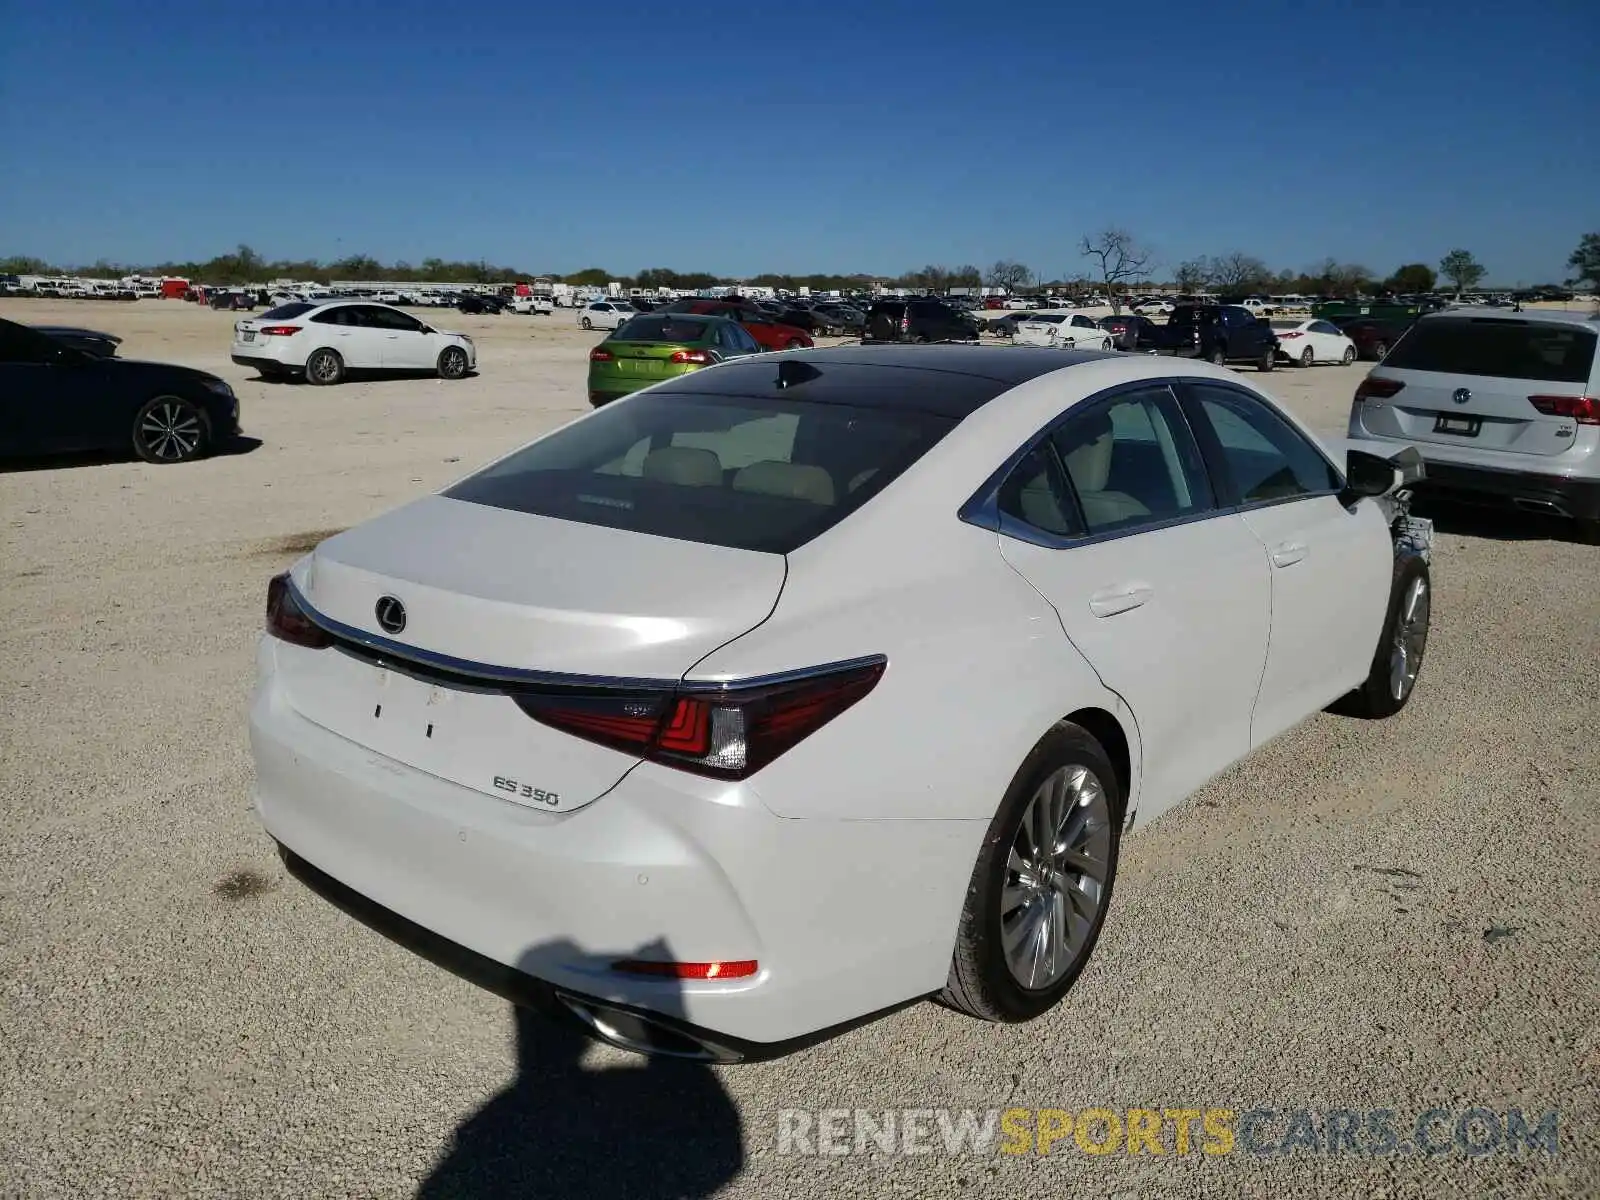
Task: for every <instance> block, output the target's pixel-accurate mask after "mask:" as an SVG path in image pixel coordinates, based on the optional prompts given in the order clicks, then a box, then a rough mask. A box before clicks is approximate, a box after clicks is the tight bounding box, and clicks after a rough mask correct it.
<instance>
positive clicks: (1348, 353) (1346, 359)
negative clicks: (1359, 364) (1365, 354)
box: [1339, 346, 1356, 367]
mask: <svg viewBox="0 0 1600 1200" xmlns="http://www.w3.org/2000/svg"><path fill="white" fill-rule="evenodd" d="M1355 360H1356V348H1355V347H1354V346H1346V347H1345V348H1344V356H1343V357H1342V358H1340V359H1339V365H1340V366H1341V367H1348V366H1349V365H1350V364H1351V363H1353V362H1355Z"/></svg>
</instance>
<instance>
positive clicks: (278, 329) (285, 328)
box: [256, 325, 300, 337]
mask: <svg viewBox="0 0 1600 1200" xmlns="http://www.w3.org/2000/svg"><path fill="white" fill-rule="evenodd" d="M256 332H257V333H264V334H266V335H267V336H268V337H293V336H294V335H295V334H297V333H299V332H300V326H298V325H263V326H262V327H261V328H260V329H258V330H256Z"/></svg>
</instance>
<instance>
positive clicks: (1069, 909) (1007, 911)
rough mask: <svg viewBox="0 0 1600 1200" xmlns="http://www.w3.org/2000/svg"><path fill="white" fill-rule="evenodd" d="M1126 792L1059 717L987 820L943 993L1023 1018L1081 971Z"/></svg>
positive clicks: (984, 1011)
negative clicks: (989, 820)
mask: <svg viewBox="0 0 1600 1200" xmlns="http://www.w3.org/2000/svg"><path fill="white" fill-rule="evenodd" d="M1123 806H1124V798H1123V796H1122V789H1121V784H1120V783H1119V781H1118V779H1117V775H1116V772H1115V770H1114V769H1113V768H1112V766H1111V762H1110V760H1109V759H1108V758H1107V757H1106V754H1105V751H1104V750H1103V749H1102V748H1101V746H1100V743H1099V742H1097V741H1095V739H1094V738H1092V737H1091V736H1090V735H1089V734H1088V732H1087V731H1085V730H1084V729H1083V728H1081V727H1080V726H1077V725H1074V724H1072V723H1071V722H1068V721H1063V722H1061V723H1060V724H1059V725H1057V726H1056V727H1055V728H1054V729H1052V730H1051V731H1050V733H1049V734H1048V735H1046V736H1045V738H1044V739H1043V740H1042V741H1041V742H1040V743H1039V745H1038V746H1036V747H1034V750H1033V753H1032V754H1030V755H1029V756H1028V758H1027V761H1026V762H1024V763H1023V764H1022V769H1021V770H1020V771H1018V772H1017V774H1016V777H1015V778H1014V779H1013V780H1012V781H1011V786H1010V788H1009V789H1007V791H1006V795H1005V799H1004V800H1003V801H1001V804H1000V810H999V811H998V812H997V813H996V814H995V817H994V820H993V821H991V822H990V824H989V829H988V832H987V833H986V834H985V835H984V840H983V846H982V848H981V849H980V850H979V852H978V861H977V865H976V866H974V867H973V871H972V880H971V882H970V883H969V884H968V887H967V899H966V904H965V906H964V908H963V909H962V913H961V924H960V926H959V927H958V929H957V933H956V946H955V953H954V954H953V955H952V957H951V961H950V975H949V979H948V981H947V982H946V984H945V988H944V991H943V992H941V993H940V994H939V999H940V1001H941V1002H942V1003H944V1004H946V1005H948V1006H950V1007H951V1008H955V1009H959V1010H960V1011H961V1012H964V1013H967V1014H969V1015H971V1016H974V1017H978V1018H980V1019H982V1020H985V1021H1027V1020H1031V1019H1032V1018H1034V1017H1037V1016H1038V1015H1039V1014H1040V1013H1043V1012H1045V1011H1047V1010H1048V1009H1050V1008H1051V1007H1053V1006H1054V1005H1055V1004H1056V1002H1057V1001H1059V1000H1060V999H1061V997H1062V996H1064V995H1065V994H1066V992H1067V989H1068V988H1070V987H1071V986H1072V984H1073V981H1074V980H1076V979H1077V977H1078V976H1079V974H1081V973H1082V971H1083V968H1084V966H1085V964H1087V963H1088V961H1089V956H1090V955H1091V954H1092V953H1093V951H1094V946H1095V942H1096V941H1097V940H1098V939H1099V937H1100V929H1101V927H1102V925H1104V923H1105V917H1106V910H1107V908H1108V906H1109V905H1110V903H1111V889H1112V884H1113V883H1114V882H1115V880H1116V873H1117V853H1118V848H1119V846H1120V844H1121V833H1122V814H1123Z"/></svg>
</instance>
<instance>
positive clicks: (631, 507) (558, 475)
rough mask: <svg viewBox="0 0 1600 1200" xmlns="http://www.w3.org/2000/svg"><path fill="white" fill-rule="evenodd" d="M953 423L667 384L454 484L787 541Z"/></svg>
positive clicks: (691, 530)
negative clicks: (670, 388) (695, 391)
mask: <svg viewBox="0 0 1600 1200" xmlns="http://www.w3.org/2000/svg"><path fill="white" fill-rule="evenodd" d="M954 425H955V422H954V421H952V420H951V419H950V418H948V417H939V416H934V415H932V414H930V413H921V412H907V411H898V410H897V411H893V412H891V411H887V410H882V409H874V408H857V407H853V406H850V405H845V404H807V403H804V402H798V401H790V400H781V401H780V400H758V399H752V398H748V397H742V396H741V397H719V396H698V395H692V394H683V393H676V392H673V393H655V394H652V395H650V396H648V397H640V398H638V399H634V400H624V401H621V402H619V403H616V404H613V405H610V406H608V407H606V408H604V409H601V410H600V411H599V412H597V413H595V414H594V415H593V416H591V417H586V418H584V419H583V420H580V421H577V422H574V423H573V424H571V425H568V426H567V427H566V428H564V429H559V430H557V431H556V432H555V433H552V434H550V435H549V436H548V437H545V438H543V439H541V440H540V441H537V442H535V443H534V444H533V445H531V446H527V447H525V448H524V449H522V450H519V451H518V452H516V453H515V454H513V455H511V456H510V457H509V458H506V459H504V460H502V461H500V462H498V463H496V464H494V465H493V466H491V467H487V468H485V469H484V470H483V471H480V472H479V473H478V474H476V475H473V476H470V477H468V478H467V479H464V480H462V481H461V482H460V483H458V484H456V485H455V486H454V487H452V488H450V489H449V490H448V491H446V492H445V493H444V494H445V495H446V496H449V497H451V498H452V499H455V500H468V501H471V502H473V503H475V504H487V505H491V506H493V507H495V508H505V509H511V510H513V511H515V512H525V513H534V514H537V515H539V516H544V517H556V518H558V519H560V520H564V521H579V522H582V523H584V524H587V525H601V526H605V527H606V528H609V529H626V530H630V531H632V532H635V533H648V534H655V535H656V536H658V537H669V538H677V539H679V540H682V541H688V542H704V543H707V544H710V545H714V546H729V547H732V548H734V549H739V550H760V551H765V552H768V553H773V554H787V553H789V552H790V551H792V550H794V549H796V548H797V547H799V546H803V545H804V544H805V543H806V542H808V541H810V540H811V539H812V538H814V537H816V536H817V535H818V534H820V533H822V532H823V531H824V530H826V529H828V528H830V527H832V526H833V525H835V524H837V523H838V522H839V521H841V520H842V519H844V517H846V516H848V515H849V514H850V513H851V512H853V511H855V510H856V509H857V508H860V507H861V506H862V505H863V504H865V503H866V502H867V501H868V500H869V499H871V498H872V497H873V496H874V495H876V494H877V493H878V492H879V491H881V490H882V489H883V488H884V487H885V486H887V485H888V484H889V482H890V481H891V480H893V479H894V478H895V477H896V476H898V475H899V474H900V473H901V472H902V471H904V470H905V469H906V468H907V467H909V466H910V465H911V464H912V463H914V462H915V461H916V460H917V459H918V458H920V457H921V456H922V455H923V454H925V453H926V452H927V450H928V448H929V447H931V446H932V445H933V444H934V443H935V442H937V441H938V440H939V439H940V438H941V437H943V436H944V435H945V434H946V433H947V432H949V431H950V429H952V428H953V427H954Z"/></svg>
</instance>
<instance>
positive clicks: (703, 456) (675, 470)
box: [640, 446, 722, 487]
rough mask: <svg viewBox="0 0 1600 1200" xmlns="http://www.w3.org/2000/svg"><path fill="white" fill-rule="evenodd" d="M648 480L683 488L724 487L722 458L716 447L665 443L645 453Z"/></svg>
mask: <svg viewBox="0 0 1600 1200" xmlns="http://www.w3.org/2000/svg"><path fill="white" fill-rule="evenodd" d="M640 471H641V473H642V474H643V475H644V477H645V478H646V479H653V480H655V481H656V482H657V483H676V484H680V485H682V486H684V487H721V486H722V460H721V459H720V458H718V457H717V452H716V451H715V450H706V449H703V448H702V447H699V446H662V447H661V448H660V449H658V450H652V451H650V453H649V454H646V455H645V456H644V464H643V466H642V467H641V468H640Z"/></svg>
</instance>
